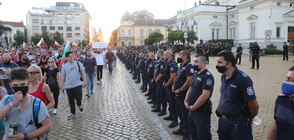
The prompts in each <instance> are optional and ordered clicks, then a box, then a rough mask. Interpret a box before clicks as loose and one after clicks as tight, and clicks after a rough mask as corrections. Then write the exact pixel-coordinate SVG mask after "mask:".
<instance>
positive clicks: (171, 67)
mask: <svg viewBox="0 0 294 140" xmlns="http://www.w3.org/2000/svg"><path fill="white" fill-rule="evenodd" d="M172 57H173V56H172V52H171V51H165V52H164V59H165V61H166V62H167V63H168V65H167V67H166V68H165V69H164V71H163V74H162V80H163V86H164V87H165V89H166V93H167V98H168V99H167V100H168V102H169V112H170V115H169V116H167V117H165V118H163V119H164V120H171V121H173V122H172V123H171V124H170V125H169V126H168V127H169V128H173V127H176V126H178V114H177V111H176V102H175V97H176V96H175V93H173V92H172V84H173V83H174V80H175V78H176V75H177V71H178V65H177V63H176V62H175V60H173V58H172Z"/></svg>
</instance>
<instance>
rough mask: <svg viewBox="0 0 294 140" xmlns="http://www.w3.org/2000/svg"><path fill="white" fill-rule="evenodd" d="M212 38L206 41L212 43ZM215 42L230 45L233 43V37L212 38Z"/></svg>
mask: <svg viewBox="0 0 294 140" xmlns="http://www.w3.org/2000/svg"><path fill="white" fill-rule="evenodd" d="M212 42H213V40H208V43H212ZM214 42H215V43H217V42H221V43H229V44H231V45H234V40H233V39H215V40H214Z"/></svg>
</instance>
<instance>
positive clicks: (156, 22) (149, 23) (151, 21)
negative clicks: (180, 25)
mask: <svg viewBox="0 0 294 140" xmlns="http://www.w3.org/2000/svg"><path fill="white" fill-rule="evenodd" d="M175 23H176V20H169V19H148V20H147V26H166V24H175ZM134 26H146V20H145V19H138V20H136V21H135V23H134Z"/></svg>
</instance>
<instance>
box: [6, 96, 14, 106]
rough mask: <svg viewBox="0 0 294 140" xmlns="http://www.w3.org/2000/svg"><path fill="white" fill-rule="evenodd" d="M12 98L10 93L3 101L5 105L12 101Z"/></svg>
mask: <svg viewBox="0 0 294 140" xmlns="http://www.w3.org/2000/svg"><path fill="white" fill-rule="evenodd" d="M12 99H13V95H10V96H9V97H8V98H7V99H6V101H5V105H8V104H9V103H10V102H11V101H12Z"/></svg>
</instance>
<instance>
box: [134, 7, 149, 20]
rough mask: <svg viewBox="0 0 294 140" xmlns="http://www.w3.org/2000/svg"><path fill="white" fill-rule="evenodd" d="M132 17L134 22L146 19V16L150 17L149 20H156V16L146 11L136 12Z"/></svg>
mask: <svg viewBox="0 0 294 140" xmlns="http://www.w3.org/2000/svg"><path fill="white" fill-rule="evenodd" d="M132 16H133V19H134V20H137V19H146V16H148V18H147V19H154V14H152V13H151V12H149V11H148V10H146V9H144V10H138V11H135V12H133V13H132Z"/></svg>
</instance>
